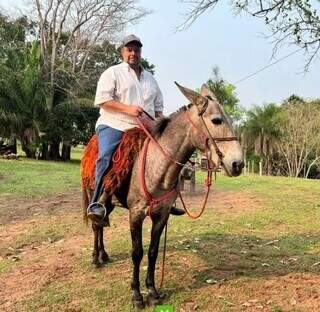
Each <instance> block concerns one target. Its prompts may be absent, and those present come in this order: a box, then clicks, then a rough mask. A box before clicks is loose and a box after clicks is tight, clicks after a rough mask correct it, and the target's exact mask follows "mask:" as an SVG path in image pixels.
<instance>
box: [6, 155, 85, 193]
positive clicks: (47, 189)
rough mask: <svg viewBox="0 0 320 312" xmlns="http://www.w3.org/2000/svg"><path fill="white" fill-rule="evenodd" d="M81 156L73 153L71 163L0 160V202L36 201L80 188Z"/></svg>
mask: <svg viewBox="0 0 320 312" xmlns="http://www.w3.org/2000/svg"><path fill="white" fill-rule="evenodd" d="M80 154H81V150H79V149H76V150H74V151H73V153H72V156H73V157H74V158H73V159H74V160H73V161H71V162H54V161H39V160H30V159H26V158H20V160H18V161H17V160H4V159H0V181H1V183H0V198H8V197H33V198H37V197H41V196H44V195H55V194H58V193H61V192H68V191H69V190H70V188H73V189H74V188H79V186H80V162H79V159H80Z"/></svg>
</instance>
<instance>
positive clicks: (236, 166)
mask: <svg viewBox="0 0 320 312" xmlns="http://www.w3.org/2000/svg"><path fill="white" fill-rule="evenodd" d="M243 167H244V162H243V161H233V162H232V169H231V170H232V172H231V173H232V176H234V177H237V176H238V175H240V174H241V172H242V169H243Z"/></svg>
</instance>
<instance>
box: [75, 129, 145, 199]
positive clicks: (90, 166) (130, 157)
mask: <svg viewBox="0 0 320 312" xmlns="http://www.w3.org/2000/svg"><path fill="white" fill-rule="evenodd" d="M145 138H146V134H145V133H144V132H143V130H141V129H140V128H133V129H130V130H128V131H126V132H125V133H124V134H123V136H122V139H121V142H120V144H119V146H118V148H117V149H116V151H115V153H114V155H113V163H112V167H111V169H110V170H109V171H108V173H107V174H106V176H105V177H104V181H103V186H104V189H105V191H106V192H108V193H109V194H112V193H113V192H114V191H115V190H116V189H117V188H119V187H120V186H121V184H122V183H123V182H124V181H125V180H126V178H127V177H128V175H129V173H130V171H131V169H132V166H133V163H134V161H135V159H136V157H137V155H138V153H139V152H140V150H141V149H142V146H143V142H144V140H145ZM98 150H99V147H98V137H97V136H96V135H94V136H93V137H92V138H91V139H90V141H89V143H88V145H87V146H86V148H85V150H84V154H83V157H82V160H81V180H82V187H83V188H89V189H91V190H93V189H94V183H95V182H94V179H95V168H96V160H97V158H98Z"/></svg>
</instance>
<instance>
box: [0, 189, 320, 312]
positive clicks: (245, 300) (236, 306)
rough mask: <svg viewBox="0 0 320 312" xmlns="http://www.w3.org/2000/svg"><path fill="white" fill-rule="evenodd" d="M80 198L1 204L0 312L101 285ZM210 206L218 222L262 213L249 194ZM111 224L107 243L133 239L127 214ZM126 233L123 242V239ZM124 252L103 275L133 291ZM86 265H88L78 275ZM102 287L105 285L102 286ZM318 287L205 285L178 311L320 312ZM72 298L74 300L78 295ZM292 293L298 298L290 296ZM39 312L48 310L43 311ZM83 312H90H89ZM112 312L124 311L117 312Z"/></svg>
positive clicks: (305, 282) (304, 277)
mask: <svg viewBox="0 0 320 312" xmlns="http://www.w3.org/2000/svg"><path fill="white" fill-rule="evenodd" d="M79 198H80V194H79V193H78V191H73V192H71V193H70V194H68V195H65V194H63V195H58V196H55V197H49V198H40V199H34V200H32V199H17V200H13V199H12V200H8V201H7V202H4V203H1V204H0V221H1V225H0V260H1V263H2V265H0V310H1V311H10V312H11V311H16V309H18V308H19V309H20V310H19V311H29V310H30V311H33V310H32V309H31V308H30V309H28V308H27V307H26V306H25V305H24V302H25V301H26V302H27V301H28V300H31V301H32V298H34V296H36V295H39V293H40V294H41V291H42V290H43V289H46V287H48V285H49V286H50V285H56V284H59V283H60V284H61V285H64V284H67V283H70V282H73V283H76V282H77V283H79V285H84V286H85V287H87V288H90V289H91V288H92V289H94V287H96V285H99V284H97V283H98V282H97V280H96V275H95V274H96V273H95V271H94V270H93V269H92V271H90V270H91V269H89V264H88V262H89V261H90V253H91V231H90V228H86V227H85V226H84V225H83V223H82V216H81V209H80V201H79ZM185 198H186V203H187V204H188V205H191V204H192V205H198V206H199V205H200V203H201V202H202V198H203V194H202V192H201V191H198V193H197V194H196V195H193V196H190V195H188V194H185ZM209 203H210V205H209V208H208V209H210V210H212V209H214V211H216V212H218V213H220V214H233V215H241V214H243V213H246V212H248V211H250V210H257V209H259V206H260V205H261V203H262V201H261V200H260V199H258V198H256V197H254V196H253V195H252V194H244V193H234V192H221V191H219V192H215V193H214V194H212V195H211V198H210V199H209ZM11 207H14V209H13V208H11ZM112 224H113V226H112V227H111V228H109V229H108V235H109V237H115V238H117V239H120V240H121V239H123V240H124V241H126V240H127V238H128V237H129V236H128V214H127V213H126V211H124V210H121V211H120V213H117V214H115V216H114V217H113V219H112ZM124 233H126V234H125V237H124V238H122V236H123V235H124ZM126 244H128V250H126V253H125V254H124V255H120V254H118V255H117V256H116V257H117V258H116V262H115V263H114V264H113V265H112V266H111V268H110V269H108V270H105V271H103V274H104V276H105V278H106V279H107V280H108V281H109V282H110V281H112V280H114V281H118V280H119V272H121V274H122V275H121V278H124V279H125V280H127V281H128V283H129V279H130V274H131V261H130V257H129V245H130V244H129V242H128V243H127V242H126ZM112 248H113V249H114V250H117V248H118V247H117V245H116V244H115V245H114V246H113V247H112ZM175 254H176V253H175V252H172V251H170V252H169V255H168V256H169V258H168V262H167V263H168V264H167V265H168V266H169V267H171V266H172V267H174V265H176V264H177V263H179V261H180V260H181V259H180V258H178V257H177V258H174V257H175ZM178 259H179V260H178ZM182 259H183V258H182ZM184 259H185V260H181V261H182V263H181V265H189V266H190V271H192V267H194V266H195V263H196V264H197V265H199V267H201V260H199V259H198V260H194V261H198V262H194V261H193V260H192V259H193V258H187V257H186V258H184ZM83 261H85V264H84V265H83V267H81V263H82V262H83ZM188 261H189V262H190V263H189V262H188ZM79 263H80V264H79ZM188 263H189V264H188ZM168 279H172V280H174V279H177V280H179V277H178V276H175V274H174V273H173V272H170V273H169V274H168ZM190 281H192V276H190ZM101 285H104V282H103V281H101ZM318 285H320V277H319V276H318V275H312V274H299V273H292V274H288V275H287V276H281V277H269V278H265V279H263V278H262V279H259V280H257V281H249V282H247V283H246V282H243V281H241V282H237V280H233V281H230V282H225V283H222V284H220V283H218V284H214V285H204V286H203V287H198V288H197V289H196V290H195V295H194V296H193V298H192V300H190V301H185V302H184V303H181V308H180V310H179V311H181V312H183V311H201V310H199V309H200V308H199V306H198V304H197V303H196V302H197V300H200V301H201V300H203V298H204V297H207V298H209V299H208V300H212V304H213V307H212V310H211V309H210V310H207V311H220V308H219V309H216V308H214V306H221V307H223V306H225V307H226V310H223V311H229V310H230V311H242V310H248V311H273V310H272V309H271V303H272V302H283V305H282V307H283V309H284V310H283V311H320V297H319V296H320V290H319V286H318ZM128 289H129V288H128ZM72 291H74V292H76V289H73V290H72ZM250 292H251V293H253V294H255V297H254V298H252V297H251V298H249V297H248V296H247V294H248V293H250ZM279 293H281V295H279ZM292 293H294V294H295V295H293V296H292ZM230 294H234V296H233V299H232V301H231V300H230V299H229V298H230ZM128 295H129V292H128ZM210 298H211V299H210ZM83 300H85V299H84V298H72V299H71V300H69V303H68V304H67V305H66V306H65V310H64V311H82V308H81V306H83V305H84V303H83ZM250 300H251V301H250ZM228 302H229V303H228ZM295 309H296V310H295ZM41 311H50V310H48V309H47V308H46V306H45V304H44V305H43V307H42V308H41ZM85 311H90V308H87V309H86V310H85ZM97 311H100V310H97ZM101 311H103V310H101ZM115 311H119V309H118V308H116V307H115ZM221 311H222V308H221ZM279 311H282V310H279Z"/></svg>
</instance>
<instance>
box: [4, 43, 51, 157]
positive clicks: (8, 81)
mask: <svg viewBox="0 0 320 312" xmlns="http://www.w3.org/2000/svg"><path fill="white" fill-rule="evenodd" d="M2 55H4V57H2V58H1V61H0V135H2V136H4V137H11V138H12V137H13V138H17V139H19V140H20V142H21V145H22V149H23V151H24V152H25V153H26V156H27V157H30V158H35V156H36V148H37V145H38V139H39V135H40V121H41V119H42V118H43V116H44V115H45V113H46V100H45V89H44V84H43V79H42V60H41V56H40V48H39V45H38V44H37V43H34V44H33V45H32V46H28V47H26V48H25V51H24V52H23V53H22V54H20V53H19V54H18V53H16V52H15V51H14V50H7V51H6V53H3V54H2Z"/></svg>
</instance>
